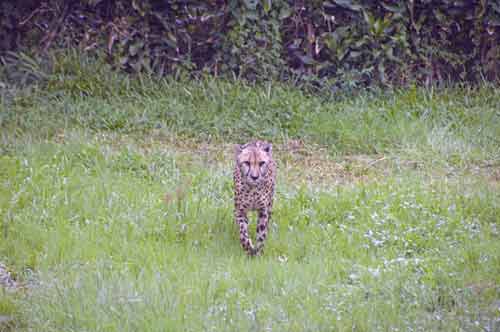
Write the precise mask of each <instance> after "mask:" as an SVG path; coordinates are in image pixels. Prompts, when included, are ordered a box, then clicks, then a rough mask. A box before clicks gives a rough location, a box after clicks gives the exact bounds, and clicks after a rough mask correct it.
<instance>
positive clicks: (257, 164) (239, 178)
mask: <svg viewBox="0 0 500 332" xmlns="http://www.w3.org/2000/svg"><path fill="white" fill-rule="evenodd" d="M235 152H236V156H235V157H236V158H235V159H236V165H235V168H234V217H235V222H236V224H237V225H238V226H239V228H240V243H241V246H242V247H243V249H244V250H245V251H246V252H247V254H248V255H250V256H254V255H259V254H260V253H261V252H262V248H263V246H264V240H265V239H266V236H267V227H268V224H269V219H270V218H271V209H272V207H273V196H274V185H275V182H276V163H275V161H274V160H273V157H272V145H271V144H270V143H268V142H264V141H254V142H250V143H247V144H244V145H237V146H236V148H235ZM248 211H257V213H258V222H257V241H256V245H255V246H254V245H253V244H252V240H251V239H250V237H249V235H248V217H247V213H248Z"/></svg>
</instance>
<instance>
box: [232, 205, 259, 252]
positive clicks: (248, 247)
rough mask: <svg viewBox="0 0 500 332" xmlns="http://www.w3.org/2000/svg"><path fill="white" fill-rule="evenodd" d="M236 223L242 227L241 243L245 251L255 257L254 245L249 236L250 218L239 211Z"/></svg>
mask: <svg viewBox="0 0 500 332" xmlns="http://www.w3.org/2000/svg"><path fill="white" fill-rule="evenodd" d="M236 223H237V224H238V225H239V226H240V243H241V246H242V247H243V249H245V251H246V252H247V254H249V255H253V254H254V252H255V249H254V247H253V244H252V240H251V239H250V236H249V235H248V217H247V214H246V212H244V211H237V212H236Z"/></svg>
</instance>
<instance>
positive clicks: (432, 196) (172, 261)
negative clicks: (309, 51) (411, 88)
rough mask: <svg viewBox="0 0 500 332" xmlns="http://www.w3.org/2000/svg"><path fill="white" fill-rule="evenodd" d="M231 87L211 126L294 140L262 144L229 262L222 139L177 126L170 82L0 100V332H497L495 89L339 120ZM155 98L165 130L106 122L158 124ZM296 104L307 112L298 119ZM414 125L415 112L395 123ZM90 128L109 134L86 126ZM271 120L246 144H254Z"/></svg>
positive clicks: (379, 103)
mask: <svg viewBox="0 0 500 332" xmlns="http://www.w3.org/2000/svg"><path fill="white" fill-rule="evenodd" d="M186 89H191V90H190V94H191V95H193V96H195V97H196V96H198V97H196V98H201V99H200V101H199V105H198V110H201V109H202V107H205V106H206V105H210V100H213V101H214V102H217V100H219V99H220V98H222V97H217V98H215V97H214V98H213V99H210V100H209V101H207V100H205V99H203V98H202V97H200V96H201V95H203V93H201V92H199V91H198V90H197V88H196V87H190V86H189V85H187V86H186ZM203 89H206V87H203ZM214 89H215V88H214ZM238 89H240V88H238ZM241 89H242V88H241ZM245 89H246V88H245ZM245 89H243V90H244V91H246V94H245V93H239V94H236V93H235V94H234V96H233V97H234V98H236V99H234V100H233V99H230V98H229V97H228V96H229V95H230V94H231V91H232V90H230V91H229V92H227V94H224V96H225V97H224V98H226V100H225V103H226V104H227V105H226V104H224V105H225V106H224V107H227V109H226V108H222V109H221V111H220V113H218V114H219V115H220V116H221V117H226V118H225V120H224V119H222V120H221V121H226V120H227V123H226V124H225V125H226V126H230V123H233V122H231V121H232V119H231V117H232V116H235V117H242V118H244V117H245V115H244V114H246V113H242V114H239V115H238V114H236V115H232V113H230V112H231V109H233V110H234V108H233V106H234V104H235V103H240V104H239V105H240V106H241V107H242V108H243V107H246V106H245V105H247V104H251V103H252V102H254V103H256V106H255V109H264V111H263V112H264V113H262V114H261V115H260V116H261V117H262V118H266V117H268V116H269V117H270V116H271V115H270V114H274V113H271V111H272V110H273V107H274V108H276V107H277V106H276V105H280V107H281V108H285V107H286V105H292V106H290V107H291V109H293V110H295V111H293V112H296V113H293V112H292V113H291V114H289V115H287V116H288V118H290V119H292V118H293V117H296V116H306V117H307V120H308V121H305V122H304V123H305V124H304V127H300V126H299V125H297V123H298V122H296V121H294V120H293V121H292V120H290V121H291V122H285V117H284V118H282V119H281V120H280V121H281V122H279V126H278V127H276V128H277V129H276V130H277V132H280V133H288V134H290V133H293V131H294V130H295V131H296V135H288V134H287V135H285V134H283V135H281V136H280V135H275V136H272V137H274V138H275V140H274V145H273V149H274V156H275V158H276V159H277V162H278V168H279V172H278V180H277V183H278V185H277V188H276V189H277V193H276V202H275V209H274V214H273V221H272V225H271V227H270V234H269V237H268V239H267V241H266V251H265V254H264V255H263V256H261V257H256V258H255V257H254V258H249V257H247V256H246V255H245V254H244V253H243V252H242V250H241V249H240V247H239V241H238V229H237V227H236V226H235V225H234V221H233V217H232V176H231V173H232V169H233V157H234V156H233V153H234V152H233V145H234V143H237V142H238V143H240V141H239V140H238V139H237V135H238V134H237V132H238V131H237V127H235V126H237V125H238V124H235V125H234V126H233V127H226V128H222V127H221V129H220V130H224V132H219V136H217V135H215V134H214V133H215V132H211V131H210V130H219V129H214V128H212V127H211V126H213V122H211V120H210V119H208V118H207V117H210V116H215V115H213V114H212V113H210V114H208V113H207V114H204V115H203V112H202V111H200V112H201V113H200V114H202V115H196V114H197V113H193V114H191V113H190V111H189V110H190V109H191V108H190V107H191V106H192V105H191V104H189V103H191V102H192V99H190V98H187V99H182V98H184V97H182V98H178V99H176V98H174V97H175V93H178V91H179V89H178V88H177V87H175V86H174V88H173V89H172V90H165V91H166V92H165V94H166V96H168V97H169V98H167V97H166V96H163V95H160V96H155V98H152V97H150V96H148V95H146V96H143V95H138V96H136V97H134V98H131V99H128V100H127V99H123V98H122V99H120V98H117V99H113V98H111V99H99V98H97V99H93V98H90V97H86V98H80V97H74V96H71V97H68V98H67V99H65V98H66V97H64V98H62V97H55V99H53V100H52V99H51V100H49V101H47V100H46V99H43V98H41V97H40V98H39V99H35V100H36V102H32V103H31V102H30V101H31V100H32V99H31V98H32V97H29V98H28V99H24V98H21V101H15V102H12V104H9V103H10V101H4V104H2V105H8V106H9V107H8V108H4V109H3V110H4V113H2V115H3V116H4V119H6V120H3V121H4V122H3V126H4V130H2V136H1V138H2V142H1V145H0V147H1V149H2V150H1V151H2V153H1V156H0V184H1V185H0V214H1V216H2V233H1V235H2V237H3V238H2V241H0V262H2V263H4V264H5V265H6V266H7V269H8V270H9V271H10V272H11V277H12V278H13V279H14V280H16V281H17V282H19V283H20V284H21V285H23V287H22V289H20V290H19V291H15V292H11V291H5V290H0V316H1V317H8V323H5V324H4V325H1V324H3V323H2V322H1V320H3V318H1V319H0V329H6V330H8V331H61V330H73V331H136V330H144V331H164V330H188V331H202V330H203V331H207V330H209V331H211V330H213V331H234V330H255V331H261V330H272V331H330V330H332V329H334V330H336V331H347V330H349V331H352V330H356V331H377V330H378V331H459V330H464V331H484V330H487V331H495V330H498V329H499V328H500V279H499V276H500V254H499V253H500V241H499V236H500V229H499V227H500V225H499V222H498V215H500V191H499V174H500V160H499V156H500V154H499V153H498V152H499V150H498V149H499V148H498V146H497V145H496V144H495V143H494V139H496V138H495V137H496V136H495V135H496V133H500V131H499V127H500V124H499V123H498V122H496V120H498V115H495V114H496V113H495V112H497V111H496V110H497V109H498V108H497V105H498V101H497V99H495V98H498V97H497V96H496V94H495V93H494V91H491V92H490V90H488V89H486V92H485V91H483V90H480V91H475V92H461V93H464V96H465V97H463V98H462V99H460V97H456V98H457V99H456V100H454V99H450V94H442V95H437V94H435V93H434V92H433V93H432V94H429V93H428V92H425V91H417V92H414V93H415V94H416V97H415V100H414V99H413V98H414V97H411V96H410V97H409V95H407V94H403V95H401V96H396V97H394V99H393V100H392V101H391V102H390V103H387V104H386V103H385V102H386V100H387V98H386V97H384V98H380V99H377V98H374V99H373V100H371V101H370V100H365V99H363V98H361V97H359V98H361V99H359V98H358V99H354V101H353V102H352V103H351V102H348V103H341V104H338V103H337V102H331V103H325V102H324V101H322V100H321V101H316V99H314V98H313V99H312V100H311V97H306V96H302V95H300V96H298V97H294V95H291V96H290V98H289V99H288V101H287V102H286V103H285V102H284V101H283V98H282V97H283V96H281V95H279V94H278V95H277V97H276V99H273V98H271V99H265V98H264V99H262V100H261V99H258V98H257V99H258V100H259V101H255V100H254V99H252V98H253V97H249V96H248V94H252V93H255V94H256V95H259V92H258V89H257V88H252V89H256V90H255V91H257V92H255V91H254V90H252V89H249V90H245ZM209 90H210V89H209ZM210 91H211V92H210ZM210 91H209V92H207V93H206V95H208V96H212V94H211V93H213V91H212V90H210ZM266 91H267V89H266ZM240 92H241V91H240ZM155 93H156V92H155ZM162 93H163V92H162ZM179 93H180V92H179ZM412 93H413V92H410V95H411V94H412ZM455 94H456V95H460V93H456V92H455ZM195 97H193V98H194V99H196V98H195ZM233 97H231V98H233ZM278 97H279V98H278ZM19 98H20V97H19ZM210 98H212V97H210ZM245 98H247V99H245ZM248 98H250V99H248ZM259 98H260V97H259ZM294 98H296V99H294ZM426 98H427V99H426ZM432 98H434V100H433V101H432V103H431V102H430V101H429V100H430V99H432ZM157 99H161V100H163V101H162V103H160V104H162V105H174V106H175V105H177V106H175V107H179V108H178V109H174V110H178V112H177V113H176V112H174V111H172V109H171V110H170V111H169V113H168V114H169V116H172V117H174V120H172V119H171V118H168V117H167V118H166V119H167V120H165V121H167V125H165V126H164V125H163V124H161V125H158V126H156V125H153V126H152V127H151V128H149V127H142V126H143V125H142V123H143V122H140V123H139V122H137V123H136V124H135V126H137V127H138V128H139V129H137V130H136V129H134V128H135V127H134V126H132V124H129V123H128V122H127V123H124V124H122V126H121V127H118V128H117V127H115V126H110V124H114V125H116V122H113V121H118V120H117V119H118V118H119V117H120V116H121V115H120V114H121V113H118V110H123V112H128V110H130V109H133V110H134V111H133V112H137V115H141V114H142V118H144V119H146V120H144V121H146V123H147V121H153V120H151V119H154V121H153V122H152V123H156V122H155V121H157V118H155V117H154V116H153V115H154V114H155V113H154V112H156V110H157V108H156V107H157V106H156V105H157V104H156V100H157ZM166 100H169V102H168V103H167V102H166ZM409 100H410V101H411V100H413V101H411V102H410V101H409ZM131 103H132V104H131ZM186 103H188V104H186ZM259 103H263V105H264V106H263V107H258V106H259V105H260V104H259ZM287 103H288V104H287ZM139 104H142V105H143V106H142V108H139V107H138V106H137V105H139ZM303 104H307V105H308V107H309V111H310V113H305V115H301V114H302V113H303V112H305V111H306V109H302V107H303V106H302V105H303ZM179 105H181V106H182V107H181V106H179ZM217 105H219V104H217ZM221 105H222V104H221ZM221 105H219V106H220V107H222V106H223V105H222V106H221ZM273 105H274V106H273ZM405 105H406V106H405ZM174 106H169V107H174ZM219 106H217V107H219ZM271 106H273V107H271ZM217 107H215V106H214V109H216V108H217ZM323 108H324V109H325V110H323ZM136 109H137V111H136ZM415 109H416V110H420V109H421V110H423V111H422V112H421V114H427V115H425V116H423V117H421V116H420V115H418V116H417V117H415V118H413V117H412V118H410V120H408V121H407V120H406V119H407V118H406V117H407V116H408V115H407V113H408V112H410V111H412V110H415ZM427 109H429V110H431V109H432V110H434V111H435V114H434V115H432V116H435V118H432V119H431V117H432V116H430V115H428V113H426V111H425V110H427ZM112 110H115V111H116V112H115V111H112ZM182 110H185V112H184V113H183V112H181V111H182ZM266 110H269V112H270V113H267V111H266ZM363 110H366V114H364V113H362V112H364V111H363ZM368 111H370V112H368ZM23 112H24V113H23ZM54 112H56V114H59V115H60V114H65V115H64V117H63V119H65V120H64V121H63V120H61V119H60V117H58V116H55V115H54ZM85 112H93V113H92V114H94V116H93V117H88V118H87V117H86V115H82V116H81V117H80V114H84V113H85ZM100 112H102V113H100ZM113 112H115V113H113ZM158 112H163V110H161V109H160V108H158ZM225 112H227V113H225ZM377 112H378V113H377ZM400 112H401V113H403V115H401V117H400V115H399V114H400ZM429 112H430V111H429ZM374 113H376V114H378V115H377V116H375V115H373V117H372V115H371V114H374ZM75 114H78V116H77V117H74V115H75ZM152 114H153V115H152ZM221 114H222V115H221ZM368 114H370V115H368ZM419 114H420V113H419ZM457 114H458V115H457ZM99 116H102V118H101V121H102V123H105V124H106V125H109V126H110V127H106V128H102V127H99V126H98V125H97V122H94V121H96V120H95V118H96V117H99ZM129 116H131V115H130V114H129ZM192 116H201V117H202V118H200V119H198V118H196V117H195V118H191V117H192ZM351 117H352V118H351ZM44 119H49V120H44ZM197 119H198V120H200V121H199V122H197ZM207 119H208V120H207ZM230 119H231V121H229V120H230ZM252 119H253V120H254V118H253V115H252V117H251V119H250V120H252ZM429 119H431V120H429ZM450 119H451V120H450ZM247 120H248V119H247ZM253 120H252V121H253ZM493 120H494V121H493ZM44 121H45V122H44ZM58 121H62V122H58ZM120 121H121V120H120ZM134 121H135V120H134ZM169 121H174V125H173V126H172V127H169V125H168V124H170V122H169ZM203 121H208V122H209V123H210V125H207V127H203V126H205V122H203ZM328 121H329V123H330V125H333V124H336V126H337V127H330V126H326V125H324V124H325V123H327V122H328ZM427 121H431V123H428V122H427ZM454 121H455V122H454ZM99 123H101V122H99ZM134 123H135V122H134ZM188 123H189V126H198V127H196V128H198V129H196V130H205V131H204V132H205V133H207V134H206V135H201V134H200V135H196V134H193V133H191V132H190V131H188V129H187V128H189V126H188ZM276 123H278V122H274V124H276ZM307 123H309V124H307ZM356 123H357V124H356ZM457 123H460V124H461V125H460V126H456V124H457ZM41 124H42V125H41ZM274 124H272V125H269V124H268V122H265V124H264V125H263V126H262V128H260V127H256V129H254V130H262V132H257V131H256V132H255V134H259V135H263V136H265V137H266V138H267V139H269V137H268V136H266V135H270V134H269V133H272V132H273V130H274V129H273V128H275V127H273V126H274ZM183 125H185V127H182V126H183ZM313 125H314V126H313ZM307 126H310V127H307ZM40 128H41V129H40ZM173 128H177V130H178V131H174V130H173ZM370 128H372V130H371V131H370ZM443 128H447V129H446V130H445V129H443ZM132 129H133V130H132ZM285 129H286V130H285ZM193 130H194V131H196V130H195V129H193ZM266 133H267V134H266ZM298 133H302V134H301V135H298ZM212 134H214V136H212ZM247 134H250V133H247ZM244 135H246V134H244ZM244 135H243V137H242V140H243V139H244V140H246V139H247V138H248V137H246V136H244ZM272 137H271V138H272Z"/></svg>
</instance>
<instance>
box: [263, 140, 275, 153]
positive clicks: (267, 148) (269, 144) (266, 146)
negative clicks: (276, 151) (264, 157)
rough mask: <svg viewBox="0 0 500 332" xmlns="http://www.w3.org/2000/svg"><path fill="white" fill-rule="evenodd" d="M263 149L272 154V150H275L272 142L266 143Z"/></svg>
mask: <svg viewBox="0 0 500 332" xmlns="http://www.w3.org/2000/svg"><path fill="white" fill-rule="evenodd" d="M262 150H264V151H265V152H267V153H269V154H271V152H272V151H273V145H272V144H271V143H265V144H264V147H263V148H262Z"/></svg>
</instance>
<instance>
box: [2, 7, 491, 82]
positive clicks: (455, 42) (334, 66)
mask: <svg viewBox="0 0 500 332" xmlns="http://www.w3.org/2000/svg"><path fill="white" fill-rule="evenodd" d="M0 34H1V35H2V36H4V37H3V38H2V39H1V40H0V54H1V55H2V62H3V64H4V65H6V66H5V67H9V66H14V67H15V66H18V65H19V63H20V62H21V63H22V64H24V66H26V65H27V66H28V67H30V62H37V61H41V60H40V59H43V58H44V57H43V56H41V55H44V54H47V51H48V50H52V49H57V48H60V47H77V48H78V49H79V50H81V52H86V53H88V54H90V55H98V56H101V57H105V58H106V59H107V61H108V62H109V63H110V64H112V65H113V67H115V68H119V69H122V70H125V71H129V72H149V73H155V74H159V75H160V76H163V75H169V74H178V73H180V72H187V73H210V74H212V75H215V76H220V75H234V76H236V77H242V78H246V79H250V80H262V79H269V78H271V79H281V80H291V81H296V80H300V81H301V82H305V81H308V82H312V83H313V85H321V86H328V87H330V88H333V89H338V88H352V87H359V86H366V85H371V84H373V83H377V84H378V83H382V84H387V85H389V84H391V85H401V84H403V85H404V84H406V83H408V82H415V81H418V82H421V83H425V84H435V83H440V82H448V81H457V80H460V81H463V80H466V81H478V80H484V79H486V80H497V79H498V78H499V76H500V2H499V1H498V0H468V1H465V0H458V1H457V0H409V1H392V0H384V1H375V0H330V1H319V0H315V1H305V0H261V1H257V0H210V1H199V0H197V1H194V0H190V1H187V0H171V1H158V0H147V1H138V0H85V1H72V0H46V1H40V0H15V1H14V0H7V1H2V2H1V3H0ZM34 59H37V60H34ZM31 67H36V66H34V65H33V66H31Z"/></svg>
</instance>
